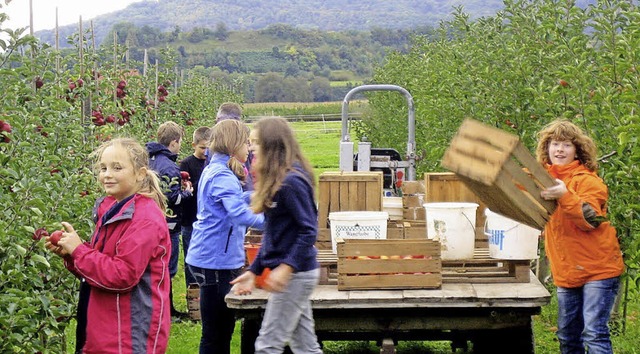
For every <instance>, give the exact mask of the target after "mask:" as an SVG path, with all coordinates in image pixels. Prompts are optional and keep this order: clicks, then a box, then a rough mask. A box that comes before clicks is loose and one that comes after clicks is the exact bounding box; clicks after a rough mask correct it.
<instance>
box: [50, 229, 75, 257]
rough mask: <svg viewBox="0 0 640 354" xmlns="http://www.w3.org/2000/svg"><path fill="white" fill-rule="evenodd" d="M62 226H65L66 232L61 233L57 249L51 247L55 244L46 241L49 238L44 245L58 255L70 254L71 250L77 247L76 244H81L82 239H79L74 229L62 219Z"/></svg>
mask: <svg viewBox="0 0 640 354" xmlns="http://www.w3.org/2000/svg"><path fill="white" fill-rule="evenodd" d="M62 226H63V227H64V228H65V230H66V232H63V233H62V237H61V238H60V241H58V246H57V250H54V249H52V248H51V247H56V246H53V245H51V244H50V243H49V242H48V241H49V239H47V244H45V246H47V248H49V249H50V250H52V251H53V252H54V253H56V254H58V255H60V256H65V255H69V254H72V253H73V251H75V250H76V248H78V246H80V245H81V244H82V239H80V236H78V234H77V233H76V230H75V229H74V228H73V226H71V224H69V223H68V222H64V221H63V222H62ZM50 246H51V247H50Z"/></svg>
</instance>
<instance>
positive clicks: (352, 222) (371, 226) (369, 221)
mask: <svg viewBox="0 0 640 354" xmlns="http://www.w3.org/2000/svg"><path fill="white" fill-rule="evenodd" d="M387 219H389V213H387V212H386V211H337V212H332V213H329V223H330V224H331V247H332V248H333V253H337V252H338V249H337V247H336V240H337V239H338V238H342V239H351V238H354V239H373V240H375V239H386V238H387Z"/></svg>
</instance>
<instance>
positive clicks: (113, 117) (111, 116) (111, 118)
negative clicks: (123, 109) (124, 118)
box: [105, 114, 116, 123]
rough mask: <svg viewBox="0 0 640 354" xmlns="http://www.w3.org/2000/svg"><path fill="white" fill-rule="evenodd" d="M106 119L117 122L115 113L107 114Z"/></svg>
mask: <svg viewBox="0 0 640 354" xmlns="http://www.w3.org/2000/svg"><path fill="white" fill-rule="evenodd" d="M105 121H106V122H107V123H113V122H115V121H116V116H114V115H113V114H109V115H108V116H107V118H105Z"/></svg>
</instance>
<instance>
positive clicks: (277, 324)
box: [232, 117, 322, 354]
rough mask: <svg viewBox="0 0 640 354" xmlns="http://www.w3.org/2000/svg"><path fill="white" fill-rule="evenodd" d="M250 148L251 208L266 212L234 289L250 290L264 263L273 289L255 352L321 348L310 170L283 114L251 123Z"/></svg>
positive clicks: (315, 216)
mask: <svg viewBox="0 0 640 354" xmlns="http://www.w3.org/2000/svg"><path fill="white" fill-rule="evenodd" d="M254 131H255V132H254V134H252V137H255V139H253V140H252V141H250V143H251V149H252V151H253V153H254V154H255V156H256V161H255V165H254V168H255V171H256V181H255V185H254V187H255V190H254V194H253V195H252V198H251V208H252V209H253V211H254V212H256V213H260V212H264V215H265V227H264V232H263V236H262V237H263V239H262V245H261V246H260V251H259V252H258V255H257V257H256V259H255V261H254V262H253V263H252V264H251V267H250V269H249V270H248V271H246V272H245V273H243V274H242V275H240V276H239V277H238V278H236V279H235V280H234V281H232V284H234V287H233V291H234V293H235V294H238V295H242V294H248V293H251V291H252V290H253V287H254V281H255V277H256V275H259V274H261V273H262V271H263V270H264V269H265V268H270V269H271V273H270V274H269V276H268V277H267V279H266V284H267V288H268V289H269V290H270V291H271V292H272V293H271V295H270V296H269V300H268V302H267V307H266V310H265V314H264V318H263V320H262V326H261V328H260V333H259V335H258V339H256V343H255V352H256V353H282V352H283V350H284V347H285V345H286V344H287V343H289V347H290V348H291V350H292V351H293V352H294V353H305V354H307V353H309V354H314V353H322V350H321V349H320V345H319V344H318V339H317V337H316V334H315V325H314V320H313V313H312V309H311V301H310V300H309V297H310V296H311V293H312V292H313V289H314V288H315V286H316V285H317V284H318V280H319V278H320V269H319V264H318V261H317V259H316V255H317V250H316V248H315V246H314V244H315V243H316V237H317V231H318V229H317V228H318V211H317V208H316V204H315V200H314V185H315V183H314V177H313V170H312V168H311V165H310V164H309V162H308V161H307V159H306V158H305V157H304V156H303V155H302V152H301V150H300V146H299V144H298V142H297V141H296V139H295V137H294V135H293V131H292V130H291V128H290V127H289V124H288V123H287V121H286V120H284V119H282V118H275V117H274V118H264V119H261V120H260V121H258V122H257V123H256V124H255V126H254Z"/></svg>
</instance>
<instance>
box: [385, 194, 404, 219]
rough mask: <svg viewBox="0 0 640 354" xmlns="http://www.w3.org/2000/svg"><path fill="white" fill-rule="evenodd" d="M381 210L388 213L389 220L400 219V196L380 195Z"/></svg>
mask: <svg viewBox="0 0 640 354" xmlns="http://www.w3.org/2000/svg"><path fill="white" fill-rule="evenodd" d="M382 211H386V212H387V213H389V220H402V197H382Z"/></svg>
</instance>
